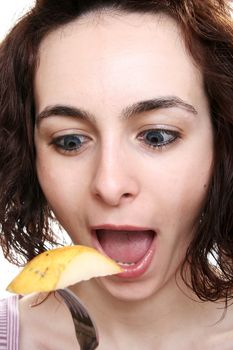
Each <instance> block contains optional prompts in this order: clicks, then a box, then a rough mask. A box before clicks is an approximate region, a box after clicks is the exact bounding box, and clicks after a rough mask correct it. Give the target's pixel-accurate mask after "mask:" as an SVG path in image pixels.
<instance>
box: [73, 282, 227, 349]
mask: <svg viewBox="0 0 233 350" xmlns="http://www.w3.org/2000/svg"><path fill="white" fill-rule="evenodd" d="M72 289H73V291H74V292H75V293H77V295H79V297H80V298H81V299H82V300H83V301H84V303H85V304H86V305H87V307H88V309H89V311H90V313H91V314H92V315H93V317H94V319H95V321H96V323H97V324H98V327H99V331H100V333H101V332H102V333H104V334H105V335H108V336H109V337H111V338H112V339H114V342H115V339H118V341H119V338H120V339H124V341H125V339H126V338H127V337H128V339H134V341H135V342H136V343H137V344H138V342H139V341H140V339H141V340H143V339H150V338H151V337H152V334H153V344H151V347H150V346H149V345H148V346H147V349H150V348H151V349H154V348H155V338H157V342H158V344H159V343H160V342H161V341H162V339H165V338H166V341H168V337H169V336H170V335H171V337H174V336H175V334H176V336H177V338H178V337H180V336H182V337H184V334H185V333H191V334H194V333H195V329H196V328H197V327H198V326H200V325H205V327H207V326H211V325H212V324H214V323H215V322H217V321H218V320H219V318H220V317H221V314H220V313H219V312H218V313H216V311H215V313H214V314H213V304H212V303H203V302H201V301H200V300H199V299H198V298H197V297H196V296H195V295H194V293H193V292H192V291H191V290H190V289H189V288H188V287H187V286H185V285H184V283H183V282H182V280H181V279H180V280H178V281H177V279H176V280H175V279H174V280H170V281H169V282H167V284H166V285H165V286H163V288H161V289H160V290H159V291H157V292H156V293H154V294H153V295H151V296H150V297H148V298H146V299H143V300H136V301H128V300H127V301H125V300H119V299H117V298H115V297H113V296H111V295H110V294H109V293H107V292H106V291H105V290H104V289H103V288H102V287H101V286H100V285H99V284H98V283H97V281H96V280H94V279H93V280H91V281H88V282H83V283H81V284H79V285H78V286H76V287H73V288H72ZM210 304H211V305H210ZM210 306H211V307H210ZM215 308H216V309H217V307H214V310H215ZM199 328H200V327H199ZM119 334H120V337H119ZM168 335H169V336H168ZM173 341H174V339H173ZM128 346H130V345H128ZM131 347H133V348H134V349H136V348H137V347H135V345H133V344H131ZM119 348H120V349H124V348H127V347H125V346H124V347H120V346H119ZM158 348H159V346H158Z"/></svg>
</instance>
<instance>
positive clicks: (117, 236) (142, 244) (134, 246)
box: [97, 230, 154, 263]
mask: <svg viewBox="0 0 233 350" xmlns="http://www.w3.org/2000/svg"><path fill="white" fill-rule="evenodd" d="M97 236H98V240H99V242H100V244H101V246H102V248H103V250H104V251H105V253H106V254H107V255H108V256H109V257H110V258H112V259H114V260H117V261H119V262H126V263H127V262H128V263H136V262H138V261H139V260H140V259H141V258H143V256H144V255H145V254H146V253H147V251H148V249H149V248H150V246H151V243H152V240H153V236H154V233H153V231H112V230H98V231H97Z"/></svg>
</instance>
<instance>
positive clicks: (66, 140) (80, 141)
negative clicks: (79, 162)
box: [52, 134, 87, 152]
mask: <svg viewBox="0 0 233 350" xmlns="http://www.w3.org/2000/svg"><path fill="white" fill-rule="evenodd" d="M85 142H87V137H86V136H84V135H77V134H72V135H63V136H59V137H56V138H55V139H54V140H53V141H52V144H54V145H55V146H56V147H58V148H61V149H62V150H64V151H67V152H71V151H77V150H79V149H80V148H81V147H82V146H83V145H84V143H85Z"/></svg>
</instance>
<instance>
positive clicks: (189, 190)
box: [147, 148, 213, 226]
mask: <svg viewBox="0 0 233 350" xmlns="http://www.w3.org/2000/svg"><path fill="white" fill-rule="evenodd" d="M212 159H213V155H212V150H211V148H210V149H209V152H207V153H205V154H203V152H201V150H200V149H199V150H198V152H186V151H185V152H184V153H182V152H181V153H179V154H177V156H174V155H171V157H170V156H167V157H166V159H165V157H164V159H163V160H162V161H161V162H160V163H158V166H157V167H156V168H155V167H153V169H151V171H150V176H149V177H150V178H147V183H148V184H153V186H150V187H149V186H148V188H147V191H148V195H149V196H150V198H151V197H152V198H154V200H152V201H153V203H154V206H155V210H157V211H158V212H159V217H160V218H161V224H162V225H173V226H174V225H180V224H181V225H189V226H190V225H193V224H194V223H195V222H196V220H197V218H198V216H199V215H200V210H201V207H202V205H203V204H204V201H205V198H206V194H207V190H208V185H209V181H210V178H211V175H212Z"/></svg>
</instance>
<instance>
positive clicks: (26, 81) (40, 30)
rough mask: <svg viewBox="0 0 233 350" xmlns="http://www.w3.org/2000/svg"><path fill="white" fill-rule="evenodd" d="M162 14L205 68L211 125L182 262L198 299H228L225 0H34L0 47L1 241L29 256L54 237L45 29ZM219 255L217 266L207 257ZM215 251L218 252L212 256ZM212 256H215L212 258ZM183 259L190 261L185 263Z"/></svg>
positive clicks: (231, 91)
mask: <svg viewBox="0 0 233 350" xmlns="http://www.w3.org/2000/svg"><path fill="white" fill-rule="evenodd" d="M102 9H111V10H116V11H124V12H137V13H158V12H161V13H166V14H168V15H170V16H172V17H173V18H175V19H176V21H177V22H178V23H179V25H180V27H181V29H182V32H183V36H184V39H185V43H186V46H187V48H188V50H189V52H190V53H191V55H192V57H193V59H194V61H195V62H196V64H197V65H198V67H199V68H200V70H201V71H202V74H203V77H204V83H205V91H206V95H207V97H208V100H209V104H210V111H211V117H212V124H213V129H214V139H215V143H214V144H215V149H214V169H213V175H212V178H211V183H210V186H209V189H208V194H207V198H206V203H205V205H204V208H202V209H203V212H204V214H205V215H204V217H203V219H202V221H201V222H200V224H199V225H198V229H197V231H196V233H195V236H194V237H193V241H192V243H191V245H190V246H189V248H188V251H187V255H186V257H185V261H184V264H183V270H182V276H183V278H184V280H185V271H186V270H185V266H189V268H190V271H191V288H192V289H193V290H194V292H195V293H196V294H197V295H198V297H199V298H200V299H202V300H211V301H216V300H219V299H222V298H223V299H224V300H225V301H228V300H230V299H232V298H233V292H232V290H233V21H232V17H231V9H230V2H227V1H224V0H204V1H203V0H170V1H169V0H146V1H140V0H115V1H114V0H106V1H105V0H96V1H94V0H93V1H92V0H66V1H63V0H37V2H36V4H35V6H34V7H33V8H32V9H31V10H30V11H29V12H28V13H27V14H26V15H25V16H24V17H23V18H22V19H21V20H20V21H19V22H18V23H17V24H16V26H15V27H14V28H13V29H12V31H11V32H10V33H9V34H8V35H7V37H6V38H5V40H4V41H3V42H2V44H1V46H0V227H1V233H0V242H1V245H2V248H3V251H4V254H5V256H6V258H8V259H9V260H10V261H13V262H14V263H18V264H19V259H18V260H17V256H20V257H24V259H26V261H27V260H30V259H31V258H32V257H34V256H35V255H36V254H38V253H40V252H42V251H44V250H45V249H47V247H46V242H48V241H50V242H55V237H54V235H53V233H52V231H51V229H50V225H49V220H50V218H51V217H52V213H51V211H50V209H49V207H48V205H47V202H46V198H45V197H44V195H43V193H42V191H41V188H40V185H39V183H38V180H37V174H36V169H35V157H36V154H35V148H34V141H33V136H34V123H35V120H34V119H35V112H34V92H33V82H34V74H35V71H36V69H37V64H38V59H39V58H38V49H39V46H40V43H41V41H42V40H43V39H44V38H45V36H46V35H47V34H48V33H49V32H51V31H53V30H56V29H57V28H58V27H60V26H62V25H65V24H67V23H69V22H71V21H72V20H75V19H77V18H78V17H80V16H81V15H85V14H86V13H88V12H93V11H98V10H102ZM209 254H212V255H213V257H215V258H216V263H217V268H213V265H212V264H210V261H209ZM216 254H217V255H216ZM216 256H217V257H216ZM187 262H188V264H187Z"/></svg>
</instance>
